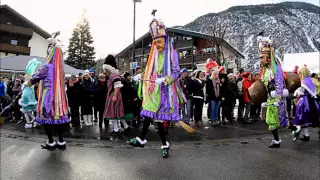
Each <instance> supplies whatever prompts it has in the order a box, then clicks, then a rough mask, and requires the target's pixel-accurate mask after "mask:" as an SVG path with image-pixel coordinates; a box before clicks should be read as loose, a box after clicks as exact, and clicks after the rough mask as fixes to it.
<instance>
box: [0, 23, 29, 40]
mask: <svg viewBox="0 0 320 180" xmlns="http://www.w3.org/2000/svg"><path fill="white" fill-rule="evenodd" d="M0 31H4V32H10V33H14V34H22V35H26V36H30V37H31V36H32V35H33V29H30V28H24V27H19V26H14V25H8V24H0Z"/></svg>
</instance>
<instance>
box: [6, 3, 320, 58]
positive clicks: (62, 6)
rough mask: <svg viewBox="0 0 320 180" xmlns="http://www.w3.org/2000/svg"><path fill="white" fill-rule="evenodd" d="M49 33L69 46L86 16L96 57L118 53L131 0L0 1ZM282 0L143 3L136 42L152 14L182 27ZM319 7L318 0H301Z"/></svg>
mask: <svg viewBox="0 0 320 180" xmlns="http://www.w3.org/2000/svg"><path fill="white" fill-rule="evenodd" d="M0 2H1V4H7V5H9V6H10V7H12V8H13V9H15V10H16V11H18V12H19V13H20V14H22V15H23V16H25V17H26V18H28V19H29V20H30V21H32V22H34V23H35V24H37V25H38V26H40V27H41V28H42V29H44V30H46V31H47V32H49V33H52V32H55V31H61V36H60V38H59V39H60V40H62V42H63V44H64V45H65V46H67V45H68V43H69V38H70V37H71V34H72V30H73V28H74V27H75V26H76V24H77V22H78V21H79V20H80V19H81V14H82V10H83V9H84V8H85V9H86V10H87V17H88V19H89V22H90V26H91V33H92V36H93V38H94V47H95V51H96V57H97V58H99V57H104V56H106V55H107V54H109V53H118V52H120V51H121V50H122V49H124V48H125V47H127V46H128V45H129V44H130V43H132V38H133V37H132V36H133V2H132V0H90V1H89V0H53V1H50V0H0ZM277 2H282V0H222V1H220V0H142V3H137V7H136V39H138V38H139V37H140V36H142V35H143V34H145V33H146V32H147V31H148V25H149V23H150V21H151V20H152V16H151V11H152V9H157V10H158V12H157V13H156V16H157V17H158V18H160V19H162V20H163V21H164V23H165V25H166V26H174V25H185V24H187V23H189V22H191V21H193V20H194V19H196V18H197V17H199V16H201V15H205V14H207V13H210V12H220V11H223V10H226V9H227V8H229V7H231V6H236V5H249V4H262V3H277ZM304 2H309V3H312V4H315V5H318V6H319V0H304Z"/></svg>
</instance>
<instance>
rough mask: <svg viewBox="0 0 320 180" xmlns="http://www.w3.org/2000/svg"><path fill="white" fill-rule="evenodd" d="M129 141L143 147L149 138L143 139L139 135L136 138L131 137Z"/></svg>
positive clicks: (134, 145) (133, 144)
mask: <svg viewBox="0 0 320 180" xmlns="http://www.w3.org/2000/svg"><path fill="white" fill-rule="evenodd" d="M129 143H130V145H131V146H133V147H141V148H143V147H144V145H145V144H146V143H147V140H143V141H142V140H141V139H140V138H139V137H136V138H132V139H130V140H129Z"/></svg>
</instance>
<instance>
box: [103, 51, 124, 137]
mask: <svg viewBox="0 0 320 180" xmlns="http://www.w3.org/2000/svg"><path fill="white" fill-rule="evenodd" d="M103 70H104V71H105V72H107V74H110V76H109V79H108V82H107V85H108V94H107V100H106V104H105V110H104V115H103V117H104V119H106V120H111V121H113V122H112V123H113V132H114V133H118V132H119V127H118V120H120V121H121V122H122V123H123V125H124V128H125V129H128V127H129V126H128V124H127V123H126V121H125V120H123V119H124V109H123V102H122V96H121V92H120V88H122V87H123V84H122V83H121V77H120V75H119V70H118V69H117V63H116V60H115V58H114V57H113V56H112V55H108V56H107V57H106V60H105V62H104V65H103ZM113 99H115V101H114V100H113Z"/></svg>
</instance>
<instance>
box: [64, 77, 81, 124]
mask: <svg viewBox="0 0 320 180" xmlns="http://www.w3.org/2000/svg"><path fill="white" fill-rule="evenodd" d="M67 96H68V104H69V107H70V111H71V123H72V127H78V126H80V114H79V109H80V105H81V97H82V86H81V84H80V82H79V81H78V78H77V77H76V76H74V75H73V76H72V77H71V80H70V81H69V83H68V84H67Z"/></svg>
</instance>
